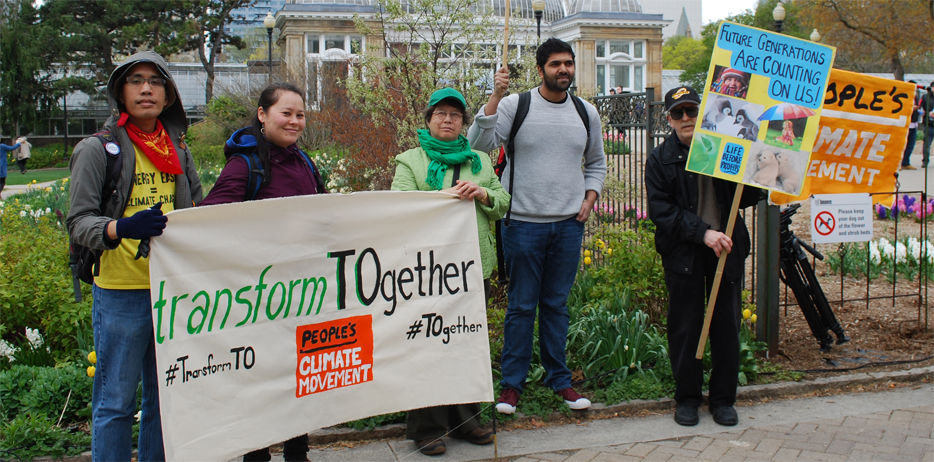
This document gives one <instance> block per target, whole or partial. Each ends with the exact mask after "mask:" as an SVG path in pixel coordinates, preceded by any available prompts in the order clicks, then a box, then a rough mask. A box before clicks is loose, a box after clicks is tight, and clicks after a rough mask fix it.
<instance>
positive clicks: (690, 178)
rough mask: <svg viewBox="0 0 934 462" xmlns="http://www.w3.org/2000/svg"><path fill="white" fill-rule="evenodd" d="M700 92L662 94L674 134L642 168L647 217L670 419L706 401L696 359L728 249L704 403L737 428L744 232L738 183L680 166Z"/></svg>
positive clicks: (692, 418)
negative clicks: (735, 212) (664, 289)
mask: <svg viewBox="0 0 934 462" xmlns="http://www.w3.org/2000/svg"><path fill="white" fill-rule="evenodd" d="M699 105H700V97H699V96H698V95H697V92H696V91H694V89H693V88H691V87H678V88H675V89H673V90H671V91H669V92H668V93H667V94H666V95H665V111H666V112H667V116H668V123H669V124H670V125H671V127H672V128H673V129H674V134H672V135H671V136H669V137H668V138H666V139H665V141H664V142H663V143H662V144H660V145H659V146H658V147H656V148H655V149H654V150H652V154H651V155H650V156H649V159H648V161H647V163H646V166H645V187H646V191H647V192H648V201H649V218H650V219H651V220H652V222H653V223H655V228H656V229H655V248H656V250H657V251H658V253H659V255H661V257H662V265H663V266H664V268H665V283H666V284H667V285H668V351H669V355H670V357H671V367H672V371H673V372H674V377H675V382H676V385H677V388H676V390H675V401H676V402H677V405H678V407H677V410H676V411H675V422H677V423H678V424H680V425H697V423H698V421H699V420H698V416H697V408H698V407H699V406H700V405H701V402H702V401H703V396H702V395H701V386H702V385H703V380H704V371H703V364H702V362H701V360H699V359H696V358H695V357H694V355H695V352H696V350H697V343H698V342H699V341H700V334H701V328H702V327H703V324H704V309H705V307H706V298H707V294H709V293H710V290H711V287H712V285H713V279H714V274H715V273H716V269H717V260H718V258H719V256H720V254H721V253H722V252H727V253H728V256H727V259H726V266H725V267H724V271H723V279H722V281H721V282H720V291H719V294H718V296H717V303H716V307H715V308H716V309H714V312H713V320H712V322H711V324H710V348H711V357H712V360H713V371H712V372H711V374H710V384H709V390H710V393H709V399H708V405H709V409H710V413H711V414H713V419H714V421H715V422H717V423H718V424H720V425H736V424H737V422H738V417H737V415H736V410H735V409H733V404H735V402H736V384H737V376H738V374H739V322H740V306H741V303H740V293H741V291H742V282H741V280H742V275H743V272H744V271H745V265H744V261H745V259H746V257H747V256H748V255H749V247H750V243H749V232H748V231H747V230H746V224H745V223H744V222H743V220H742V219H737V220H736V224H735V226H734V228H733V235H732V236H727V235H726V234H724V233H723V232H722V230H726V226H727V221H728V220H729V213H730V208H731V204H732V201H733V195H734V192H735V191H736V183H732V182H729V181H725V180H721V179H716V178H713V177H709V176H706V175H700V174H697V173H693V172H688V171H686V170H685V166H686V165H687V159H688V151H689V149H690V146H691V140H693V138H694V128H695V126H696V125H697V114H698V109H699V107H698V106H699ZM759 197H760V190H759V189H757V188H751V187H748V186H747V187H746V188H745V190H744V191H743V196H742V199H741V202H740V207H749V206H751V205H755V203H756V202H758V200H759Z"/></svg>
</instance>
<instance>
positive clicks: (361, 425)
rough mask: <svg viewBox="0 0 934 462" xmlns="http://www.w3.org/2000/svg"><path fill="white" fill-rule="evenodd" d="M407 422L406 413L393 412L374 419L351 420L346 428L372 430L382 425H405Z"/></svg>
mask: <svg viewBox="0 0 934 462" xmlns="http://www.w3.org/2000/svg"><path fill="white" fill-rule="evenodd" d="M404 422H405V412H393V413H390V414H383V415H375V416H373V417H367V418H365V419H360V420H351V421H350V422H344V424H343V425H344V426H345V427H350V428H353V429H354V430H372V429H374V428H376V427H379V426H380V425H389V424H394V423H404Z"/></svg>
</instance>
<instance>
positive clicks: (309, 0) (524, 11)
mask: <svg viewBox="0 0 934 462" xmlns="http://www.w3.org/2000/svg"><path fill="white" fill-rule="evenodd" d="M289 3H291V4H298V5H318V6H319V7H325V8H328V9H331V8H335V7H337V8H339V7H340V6H353V7H369V8H375V7H376V6H377V5H378V4H379V2H378V0H290V1H289ZM406 3H407V2H406V1H405V0H402V4H403V5H405V4H406ZM509 6H510V9H511V12H512V16H513V17H515V16H518V17H520V18H522V19H529V20H535V12H534V11H533V10H532V0H509ZM478 7H479V8H490V9H492V10H493V15H494V16H504V15H505V11H506V0H483V1H482V3H480V4H479V5H478ZM286 9H287V10H288V9H290V8H289V7H288V4H287V5H286ZM575 13H642V5H641V4H640V3H639V0H545V11H544V14H543V16H542V21H543V22H545V23H551V22H554V21H557V20H559V19H563V18H564V17H566V16H569V15H572V14H575Z"/></svg>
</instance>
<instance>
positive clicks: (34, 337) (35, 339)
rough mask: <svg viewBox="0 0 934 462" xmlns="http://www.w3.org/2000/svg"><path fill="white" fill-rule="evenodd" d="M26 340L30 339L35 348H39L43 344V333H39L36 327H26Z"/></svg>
mask: <svg viewBox="0 0 934 462" xmlns="http://www.w3.org/2000/svg"><path fill="white" fill-rule="evenodd" d="M26 340H29V344H30V345H32V347H33V348H38V347H41V346H42V343H43V340H42V334H40V333H39V331H38V330H36V329H30V328H28V327H27V328H26Z"/></svg>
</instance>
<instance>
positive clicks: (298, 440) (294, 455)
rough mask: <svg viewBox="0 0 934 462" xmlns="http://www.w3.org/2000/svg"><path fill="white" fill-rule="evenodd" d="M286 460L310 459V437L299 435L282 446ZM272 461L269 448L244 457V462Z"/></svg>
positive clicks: (249, 453)
mask: <svg viewBox="0 0 934 462" xmlns="http://www.w3.org/2000/svg"><path fill="white" fill-rule="evenodd" d="M282 446H283V449H282V457H283V458H284V459H285V460H305V459H306V458H307V457H308V435H299V436H296V437H295V438H292V439H290V440H288V441H286V442H285V443H283V444H282ZM269 460H272V456H271V455H270V454H269V448H264V449H257V450H255V451H253V452H248V453H246V454H244V455H243V462H267V461H269Z"/></svg>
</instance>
